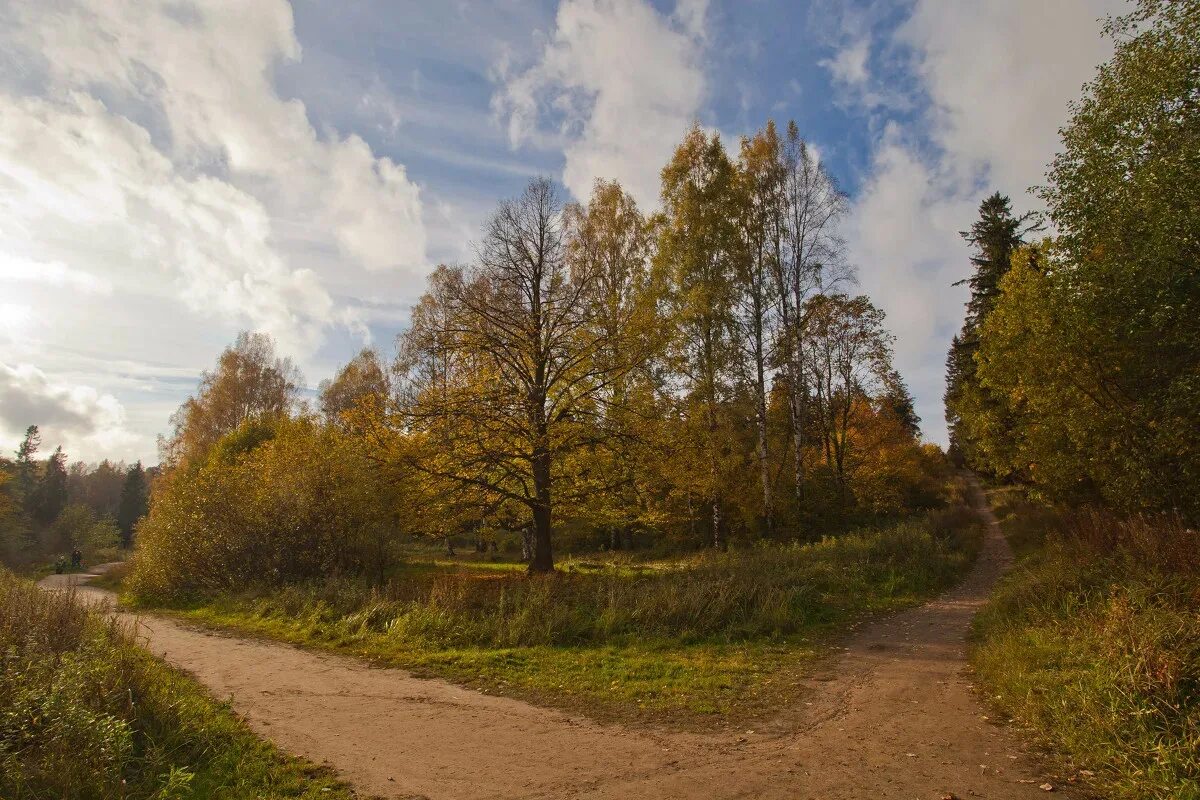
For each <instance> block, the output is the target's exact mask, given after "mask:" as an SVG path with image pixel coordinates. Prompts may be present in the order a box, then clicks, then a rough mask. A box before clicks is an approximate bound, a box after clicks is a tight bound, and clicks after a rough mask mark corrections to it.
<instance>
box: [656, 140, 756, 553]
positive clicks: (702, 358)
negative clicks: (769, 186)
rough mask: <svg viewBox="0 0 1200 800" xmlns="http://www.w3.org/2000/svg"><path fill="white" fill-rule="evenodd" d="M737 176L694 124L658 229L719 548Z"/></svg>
mask: <svg viewBox="0 0 1200 800" xmlns="http://www.w3.org/2000/svg"><path fill="white" fill-rule="evenodd" d="M734 180H735V174H734V168H733V164H731V163H730V161H729V157H728V156H727V155H726V153H725V148H724V146H723V145H722V144H721V140H720V137H719V136H717V135H716V134H714V135H713V136H711V137H710V136H708V135H706V134H705V133H704V131H702V130H701V129H700V127H699V125H696V126H693V128H692V129H691V130H690V131H689V132H688V134H687V135H686V136H685V137H684V140H683V143H682V144H680V145H679V147H678V148H676V150H675V154H674V156H672V158H671V161H670V162H669V163H668V164H667V166H666V167H664V168H663V171H662V204H663V212H662V218H661V223H660V226H659V231H658V253H657V257H658V259H659V262H660V264H661V265H662V268H663V269H664V272H665V273H666V274H667V275H669V276H670V281H671V295H670V302H671V306H672V308H671V310H672V316H673V321H674V330H675V341H674V348H673V349H674V352H675V363H674V366H675V368H676V369H677V370H678V372H679V374H680V375H681V377H682V390H683V396H684V397H685V399H686V403H687V411H686V412H685V417H686V418H688V419H689V420H692V421H693V422H694V423H697V428H698V429H696V428H694V429H693V431H692V435H694V436H697V437H698V439H699V440H700V447H699V451H700V452H702V453H703V463H704V468H703V472H702V473H701V472H699V471H695V467H694V466H693V467H691V469H692V470H693V471H694V472H695V476H694V477H695V478H696V486H697V490H698V492H699V494H700V498H701V500H702V502H703V503H704V504H705V505H707V507H708V509H709V524H710V526H711V535H712V542H713V545H714V546H716V547H720V546H722V545H723V542H724V538H723V527H722V506H723V504H724V502H725V498H724V496H723V495H724V489H723V483H724V477H725V476H724V473H725V464H726V461H727V459H728V457H729V443H728V440H727V437H726V436H725V429H726V428H727V423H728V420H727V418H726V414H725V404H726V401H727V400H728V399H729V397H730V392H731V384H732V378H733V369H734V366H735V364H736V349H735V348H736V346H735V344H734V341H733V335H734V334H733V329H734V318H733V308H734V301H735V287H734V263H735V259H736V258H737V255H738V247H739V243H738V235H737V228H736V224H735V219H736V216H735V215H736V210H737V209H736V203H735V194H734V189H735V187H734ZM701 476H703V480H700V478H701Z"/></svg>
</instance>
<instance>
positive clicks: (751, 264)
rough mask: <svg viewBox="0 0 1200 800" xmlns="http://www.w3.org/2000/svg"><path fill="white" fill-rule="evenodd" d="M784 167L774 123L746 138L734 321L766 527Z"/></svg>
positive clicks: (769, 525)
mask: <svg viewBox="0 0 1200 800" xmlns="http://www.w3.org/2000/svg"><path fill="white" fill-rule="evenodd" d="M783 179H784V168H783V164H782V162H781V154H780V143H779V137H778V135H777V134H776V132H775V123H774V122H768V123H767V127H766V129H765V130H763V131H760V132H759V133H757V134H756V135H755V136H754V138H753V139H748V138H743V139H742V146H741V155H740V157H739V160H738V170H737V215H738V216H737V219H738V226H739V232H740V234H741V242H740V245H741V248H740V251H739V256H738V258H737V266H738V269H737V284H736V291H737V309H738V314H737V316H736V318H735V323H736V326H737V330H738V333H739V336H738V340H739V344H740V346H741V349H742V352H743V354H744V356H745V358H744V359H743V362H742V366H743V369H744V373H745V374H743V376H742V380H743V382H744V383H746V384H747V385H748V386H749V387H750V392H751V395H752V402H753V404H754V427H755V434H756V436H757V447H756V454H757V456H758V475H759V484H760V486H761V491H762V505H763V526H764V527H765V529H766V533H767V534H768V535H770V534H771V533H773V532H774V528H775V502H774V489H773V486H774V481H773V480H772V477H771V453H770V443H769V439H768V434H767V395H768V376H769V374H770V371H771V362H772V358H773V351H774V349H775V342H776V340H777V337H778V335H779V331H778V330H777V328H778V325H779V313H778V312H779V296H778V294H777V293H776V288H777V286H776V284H774V283H773V282H772V277H773V276H776V275H777V274H778V272H779V265H778V258H779V256H780V251H779V248H778V247H773V246H772V243H773V241H774V238H773V237H774V235H775V232H776V231H777V230H778V229H779V227H780V226H781V225H782V224H783V217H784V214H785V207H784V203H783V198H784V195H783Z"/></svg>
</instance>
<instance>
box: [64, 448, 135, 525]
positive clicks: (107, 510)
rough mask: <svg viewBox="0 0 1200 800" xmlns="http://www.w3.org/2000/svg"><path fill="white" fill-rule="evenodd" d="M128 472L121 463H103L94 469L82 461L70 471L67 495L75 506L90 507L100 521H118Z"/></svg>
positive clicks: (104, 461) (76, 463) (71, 467)
mask: <svg viewBox="0 0 1200 800" xmlns="http://www.w3.org/2000/svg"><path fill="white" fill-rule="evenodd" d="M126 472H127V469H126V467H125V465H124V464H123V463H121V462H114V461H109V460H108V459H104V460H102V461H101V462H100V463H99V464H96V465H95V466H94V467H89V465H87V464H85V463H84V462H82V461H76V462H74V463H73V464H71V466H70V468H69V469H68V470H67V493H68V494H69V495H70V496H71V502H72V503H83V504H85V505H87V506H89V507H90V508H91V509H92V511H94V512H95V513H96V515H97V516H99V517H116V515H117V507H118V505H119V504H120V502H121V487H122V486H123V485H124V484H125V473H126Z"/></svg>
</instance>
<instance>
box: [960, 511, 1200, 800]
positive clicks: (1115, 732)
mask: <svg viewBox="0 0 1200 800" xmlns="http://www.w3.org/2000/svg"><path fill="white" fill-rule="evenodd" d="M999 500H1000V502H999V503H998V505H999V507H1000V510H1001V512H1002V514H1001V516H1002V525H1003V527H1004V529H1005V532H1006V534H1008V535H1009V536H1010V538H1011V539H1012V540H1013V541H1014V547H1015V549H1017V550H1018V551H1020V552H1023V553H1024V556H1023V558H1022V560H1021V561H1020V562H1019V564H1018V566H1017V568H1016V569H1015V570H1014V571H1013V572H1012V573H1011V574H1010V575H1009V576H1008V577H1007V578H1006V579H1005V580H1004V581H1003V583H1002V584H1001V586H1000V587H999V589H998V591H997V592H996V594H995V595H994V597H993V599H992V601H991V602H990V603H989V605H988V606H987V608H986V609H985V610H984V611H983V612H982V613H981V614H980V615H979V617H978V618H977V619H976V625H975V640H976V641H975V644H974V646H973V654H972V660H973V662H974V664H975V667H976V670H977V672H978V675H979V678H980V680H981V682H982V684H983V686H984V687H985V689H986V691H987V693H988V695H989V696H990V698H991V699H992V701H993V702H994V703H996V704H997V705H998V706H1000V707H1001V709H1003V711H1004V712H1006V713H1007V714H1008V715H1010V716H1013V717H1015V718H1017V719H1018V720H1020V721H1021V722H1022V723H1024V724H1025V725H1027V726H1029V727H1030V728H1031V729H1032V730H1033V731H1035V732H1036V733H1037V734H1038V735H1039V736H1040V737H1041V738H1042V739H1043V740H1044V742H1045V744H1047V745H1048V746H1049V747H1050V748H1051V749H1053V750H1055V751H1057V752H1058V753H1059V754H1060V755H1061V756H1062V757H1063V758H1064V759H1065V760H1067V761H1069V762H1070V763H1072V764H1073V765H1074V766H1076V767H1077V768H1078V769H1079V770H1081V771H1083V770H1086V771H1087V772H1083V773H1082V774H1083V775H1085V776H1088V773H1091V775H1090V782H1091V783H1092V784H1094V786H1095V788H1096V790H1097V791H1099V792H1100V793H1101V794H1102V795H1104V796H1106V797H1111V798H1122V799H1125V798H1127V799H1128V800H1134V798H1137V799H1138V800H1168V798H1169V799H1170V800H1196V798H1200V611H1198V609H1200V563H1198V562H1200V553H1198V550H1197V538H1196V533H1195V532H1194V531H1188V530H1187V529H1185V528H1184V527H1183V526H1181V525H1179V524H1178V523H1175V522H1171V521H1168V520H1139V519H1135V520H1126V521H1122V520H1118V519H1114V518H1110V517H1107V516H1104V515H1100V514H1094V513H1083V514H1075V515H1055V514H1053V513H1052V512H1049V511H1047V510H1046V509H1041V508H1037V507H1035V506H1030V505H1028V504H1025V503H1023V502H1022V501H1021V500H1020V497H1019V495H1012V496H1008V497H1001V498H999Z"/></svg>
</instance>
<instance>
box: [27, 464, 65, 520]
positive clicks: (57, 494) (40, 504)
mask: <svg viewBox="0 0 1200 800" xmlns="http://www.w3.org/2000/svg"><path fill="white" fill-rule="evenodd" d="M66 507H67V454H66V453H64V452H63V450H62V447H61V446H60V447H57V448H55V450H54V454H53V455H52V456H50V458H49V459H47V460H46V468H45V470H43V472H42V479H41V481H40V482H39V483H38V488H37V498H36V501H35V503H34V509H33V516H34V519H36V520H37V521H38V522H40V523H42V524H43V525H49V524H50V523H52V522H54V520H56V519H58V515H59V514H61V513H62V510H63V509H64V508H66Z"/></svg>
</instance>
